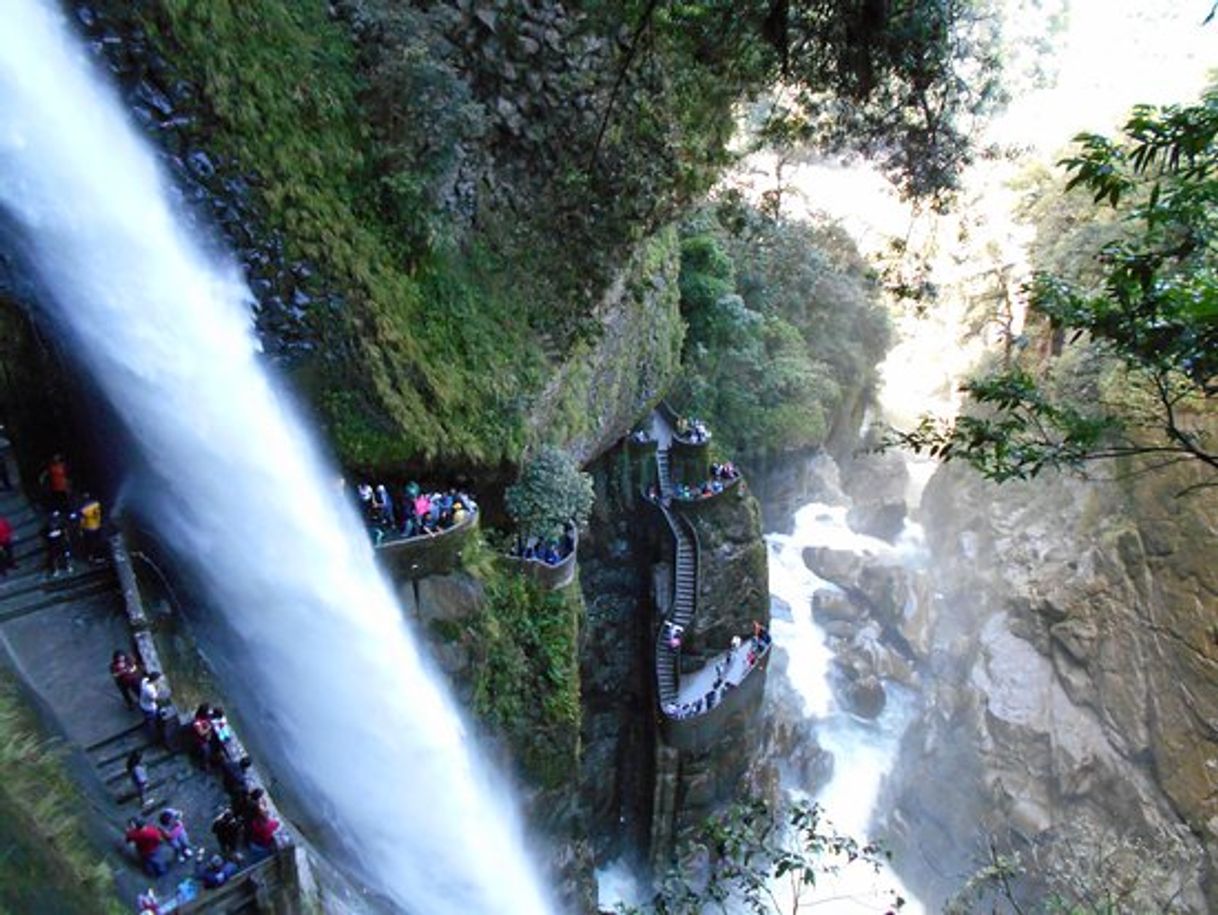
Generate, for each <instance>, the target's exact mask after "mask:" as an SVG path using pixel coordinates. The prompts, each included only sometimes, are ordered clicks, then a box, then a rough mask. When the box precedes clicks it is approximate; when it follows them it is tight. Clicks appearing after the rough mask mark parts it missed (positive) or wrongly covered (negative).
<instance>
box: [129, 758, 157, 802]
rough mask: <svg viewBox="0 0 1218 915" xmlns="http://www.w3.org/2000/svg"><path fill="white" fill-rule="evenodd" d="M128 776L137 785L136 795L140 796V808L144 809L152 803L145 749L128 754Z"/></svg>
mask: <svg viewBox="0 0 1218 915" xmlns="http://www.w3.org/2000/svg"><path fill="white" fill-rule="evenodd" d="M127 777H128V778H130V779H131V784H132V785H133V786H134V787H135V796H136V797H137V798H139V801H140V809H141V810H143V809H144V808H145V807H147V806H148V805H149V804H150V803H152V801H151V799H150V798H149V797H148V770H147V769H146V768H145V767H144V751H143V750H132V751H131V752H130V753H128V754H127Z"/></svg>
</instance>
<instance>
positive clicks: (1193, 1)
mask: <svg viewBox="0 0 1218 915" xmlns="http://www.w3.org/2000/svg"><path fill="white" fill-rule="evenodd" d="M1211 6H1212V2H1211V0H1179V2H1175V0H1071V3H1070V14H1069V25H1068V31H1067V33H1066V34H1065V35H1064V36H1062V37H1061V38H1059V39H1058V47H1057V53H1056V62H1057V66H1058V68H1059V78H1058V84H1057V85H1056V86H1055V87H1053V88H1050V89H1045V90H1041V91H1038V92H1032V93H1028V94H1027V95H1025V96H1023V97H1022V98H1020V99H1016V100H1014V101H1013V102H1012V104H1011V106H1010V108H1009V109H1008V111H1007V113H1006V114H1005V115H1004V116H1003V117H1002V118H1001V119H1000V120H999V121H998V123H997V124H996V125H995V135H996V136H999V137H1001V138H1003V139H1005V140H1007V141H1011V142H1024V143H1027V142H1034V143H1036V145H1037V146H1038V147H1039V148H1040V149H1041V150H1042V151H1044V152H1046V153H1053V152H1055V151H1056V150H1057V149H1058V148H1059V147H1061V146H1063V145H1064V144H1065V143H1066V142H1068V141H1069V139H1070V138H1071V137H1072V136H1074V134H1076V133H1078V132H1079V131H1082V130H1091V131H1096V132H1108V131H1109V130H1111V128H1112V127H1113V126H1114V125H1115V124H1117V123H1119V122H1120V120H1122V118H1123V115H1124V114H1125V112H1127V111H1128V110H1129V108H1130V107H1131V106H1132V105H1134V104H1136V103H1138V102H1151V103H1155V104H1164V103H1168V102H1187V101H1190V100H1192V99H1194V98H1196V97H1197V95H1198V94H1199V93H1200V91H1201V89H1202V88H1203V87H1204V85H1205V83H1206V74H1207V71H1209V70H1212V69H1214V68H1218V21H1215V22H1213V23H1211V24H1210V25H1207V26H1203V25H1202V24H1201V23H1202V22H1203V21H1204V20H1205V17H1206V15H1208V13H1209V10H1210V7H1211Z"/></svg>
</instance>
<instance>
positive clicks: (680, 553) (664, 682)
mask: <svg viewBox="0 0 1218 915" xmlns="http://www.w3.org/2000/svg"><path fill="white" fill-rule="evenodd" d="M656 471H657V477H658V480H659V484H660V495H661V502H660V511H662V512H663V513H664V518H665V520H666V521H667V522H668V528H669V530H670V531H672V535H673V540H674V543H675V550H674V563H673V577H674V581H673V602H672V608H671V612H670V613H669V616H668V620H669V621H671V622H673V623H676V624H678V625H680V626H682V627H688V626H689V624H690V622H691V621H692V620H693V618H694V612H695V610H696V609H697V593H698V551H697V547H696V545H695V543H694V539H693V534H692V532H691V531H690V529H689V522H688V521H686V520H685V519H684V518H682V517H681V516H680V515H679V514H677V513H676V512H674V511H672V510H671V509H670V508H669V507H668V506H667V505H666V504H664V503H665V501H666V500H668V499H670V498H671V497H672V492H673V489H672V478H671V476H670V474H669V465H668V450H667V449H666V448H665V449H663V450H658V451H657V452H656ZM656 681H657V684H658V687H659V694H660V695H659V698H660V704H661V706H663V705H665V704H667V703H670V702H676V701H677V697H678V691H679V672H678V670H677V653H676V652H674V651H672V650H671V649H670V648H669V647H668V645H667V644H666V642H665V639H664V632H663V630H661V632H660V635H659V637H658V638H657V639H656Z"/></svg>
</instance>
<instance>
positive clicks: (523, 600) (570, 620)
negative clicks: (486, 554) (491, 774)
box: [470, 570, 583, 788]
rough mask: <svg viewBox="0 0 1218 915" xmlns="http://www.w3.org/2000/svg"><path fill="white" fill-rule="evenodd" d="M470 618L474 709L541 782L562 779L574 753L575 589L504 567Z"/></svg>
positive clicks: (576, 688)
mask: <svg viewBox="0 0 1218 915" xmlns="http://www.w3.org/2000/svg"><path fill="white" fill-rule="evenodd" d="M484 583H485V585H486V603H485V606H484V607H483V609H482V611H481V612H480V613H479V614H478V615H477V617H476V618H475V619H474V620H473V621H472V623H471V624H470V631H471V635H472V636H473V647H474V652H475V661H474V711H475V713H476V714H478V716H479V717H481V718H482V719H483V720H484V721H486V722H487V723H488V724H489V725H490V726H491V727H493V728H494V729H495V731H496V733H498V734H501V735H502V736H503V737H504V738H505V739H506V740H507V742H508V744H509V746H511V748H512V750H513V753H514V754H515V756H516V758H517V759H519V760H520V761H521V764H522V766H523V768H524V770H525V772H526V773H527V774H528V775H529V776H530V777H531V779H532V780H534V781H535V782H536V783H538V784H540V785H541V786H542V787H546V788H554V787H557V786H559V785H562V784H564V783H566V781H567V780H568V779H569V777H570V775H571V772H572V771H574V768H575V767H576V765H577V764H578V759H579V722H580V710H579V709H580V706H579V660H578V650H577V646H578V636H579V618H580V615H581V614H582V612H583V605H582V600H581V597H580V592H579V588H578V587H568V588H563V589H561V590H559V591H546V590H543V589H541V588H539V587H538V586H537V585H535V584H534V583H533V582H532V581H531V580H529V579H527V578H525V577H524V576H522V575H519V574H517V573H516V572H514V571H511V570H502V571H496V572H494V573H492V574H491V575H490V576H489V577H488V578H487V579H486V580H485V582H484Z"/></svg>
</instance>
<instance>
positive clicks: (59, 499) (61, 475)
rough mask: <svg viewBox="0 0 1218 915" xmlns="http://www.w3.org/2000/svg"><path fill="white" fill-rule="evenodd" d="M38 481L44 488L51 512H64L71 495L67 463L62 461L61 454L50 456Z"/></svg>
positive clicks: (70, 481)
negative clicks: (40, 481)
mask: <svg viewBox="0 0 1218 915" xmlns="http://www.w3.org/2000/svg"><path fill="white" fill-rule="evenodd" d="M40 479H41V480H42V484H43V485H44V486H45V487H46V490H47V498H48V501H49V502H50V506H51V509H52V511H58V512H66V511H67V510H68V497H69V496H70V495H71V493H72V480H71V478H70V477H69V476H68V463H67V461H65V460H64V459H63V455H62V454H55V455H52V456H51V460H50V461H48V462H47V467H46V470H44V471H43V472H42V477H41V478H40Z"/></svg>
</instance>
